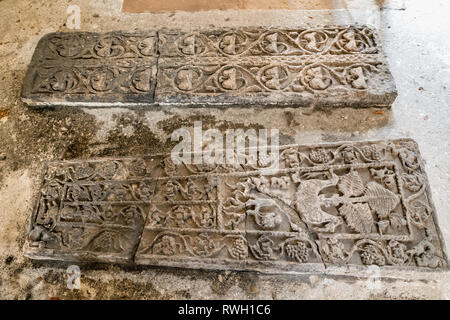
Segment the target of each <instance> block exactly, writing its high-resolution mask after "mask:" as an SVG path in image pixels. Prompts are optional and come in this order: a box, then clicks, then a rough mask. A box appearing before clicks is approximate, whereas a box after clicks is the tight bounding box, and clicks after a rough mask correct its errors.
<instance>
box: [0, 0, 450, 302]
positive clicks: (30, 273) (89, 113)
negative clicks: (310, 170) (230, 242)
mask: <svg viewBox="0 0 450 320" xmlns="http://www.w3.org/2000/svg"><path fill="white" fill-rule="evenodd" d="M70 4H74V2H73V1H59V2H58V3H54V2H48V1H41V0H39V1H34V2H33V3H32V4H30V3H29V2H28V1H22V0H17V1H13V0H3V1H0V28H1V30H3V31H4V32H3V33H2V34H1V35H0V61H1V63H0V74H1V75H0V79H1V81H0V137H1V138H2V143H1V144H0V297H1V298H6V299H25V298H27V299H30V298H31V299H49V298H52V297H56V298H60V299H69V298H87V299H95V298H150V299H176V298H188V299H201V298H204V299H210V298H224V299H227V298H234V299H254V298H262V299H296V298H297V299H299V298H300V299H301V298H303V299H333V298H343V299H365V298H371V299H383V298H384V299H412V298H417V299H432V298H437V299H445V298H450V289H449V288H450V286H449V283H450V273H448V272H440V273H416V272H408V273H406V272H402V273H389V274H385V273H383V272H381V271H380V270H379V269H378V268H377V267H370V268H368V269H367V272H365V273H364V274H363V273H361V274H358V275H357V276H354V275H352V273H351V270H349V271H348V272H343V273H340V274H338V273H333V272H330V274H327V275H320V274H307V275H304V276H286V275H283V276H280V275H261V274H258V273H253V272H229V271H227V272H213V271H195V270H185V269H175V268H151V267H148V268H132V269H131V268H121V267H117V266H107V265H83V266H81V289H80V290H70V289H68V288H67V286H66V281H67V278H68V276H67V273H66V268H67V264H50V263H41V264H33V263H32V262H31V261H30V260H28V259H26V258H24V257H23V254H22V247H23V244H24V237H25V233H26V229H27V225H28V219H29V216H30V213H31V210H32V206H33V204H34V200H35V197H36V195H37V191H38V183H39V180H40V173H41V168H42V162H43V161H47V160H55V159H78V158H89V157H102V156H124V155H127V156H128V155H130V156H131V155H139V154H149V153H154V152H161V151H170V149H171V147H172V146H173V144H172V143H171V142H170V134H171V133H172V131H173V130H174V129H176V128H178V127H180V126H182V125H186V126H192V125H193V121H194V120H199V119H201V120H202V121H203V124H204V126H205V127H207V128H219V129H220V130H226V129H227V128H243V129H245V128H249V127H253V128H261V127H265V128H278V129H279V130H280V137H281V142H282V143H299V144H308V143H317V142H334V141H340V140H368V139H371V140H373V139H386V138H399V137H410V138H413V139H415V140H416V141H417V142H418V144H419V147H420V150H421V153H422V156H423V158H424V159H425V161H426V171H427V174H428V178H429V180H430V185H431V190H432V196H433V200H434V202H435V205H436V209H437V213H438V218H439V225H440V227H441V229H442V233H443V235H444V238H445V241H446V245H447V247H449V245H450V216H448V215H447V214H446V213H447V211H448V210H449V209H450V203H449V202H448V200H447V196H448V194H449V191H450V160H449V156H450V154H449V145H450V142H449V139H448V137H449V134H450V109H449V104H450V94H449V90H448V88H449V86H450V74H449V73H450V56H449V54H448V52H449V49H450V42H449V38H448V35H447V32H446V29H448V25H449V22H448V17H447V14H446V13H447V12H448V11H449V10H450V4H449V3H448V2H447V1H445V0H436V1H429V2H424V1H420V0H411V1H407V2H406V1H404V2H403V1H374V3H373V4H371V1H347V4H348V5H347V6H344V7H343V8H346V9H339V10H336V11H329V10H326V9H324V10H310V11H300V10H299V9H296V10H281V9H280V10H271V11H260V10H244V11H237V10H227V11H201V12H176V13H170V12H168V13H159V14H151V13H145V14H139V15H136V14H126V13H122V12H121V4H122V1H119V0H115V1H108V2H107V1H95V2H94V1H88V0H80V1H77V4H78V5H79V6H80V8H81V30H89V31H98V32H103V31H111V30H120V29H124V28H125V27H124V26H126V28H127V29H129V30H138V29H151V28H162V27H168V28H180V29H183V30H189V29H192V28H198V27H203V28H207V27H227V26H254V25H262V26H284V27H290V26H293V27H294V26H301V25H304V24H308V25H318V24H337V23H355V22H358V23H368V24H371V25H374V26H376V27H380V33H381V36H382V40H383V46H384V49H385V51H386V52H387V55H388V59H389V62H390V66H391V71H392V73H393V76H394V78H395V80H396V84H397V89H398V92H399V96H398V97H397V100H396V101H395V103H394V105H393V106H392V111H386V110H383V111H381V110H378V109H367V110H358V112H355V111H354V110H353V109H339V110H334V111H326V112H321V111H320V112H319V111H312V110H305V109H292V108H287V109H283V110H280V109H264V110H263V111H262V110H260V109H258V108H254V109H252V110H248V109H245V108H234V109H227V110H225V111H224V110H218V109H188V110H185V109H183V108H176V107H171V108H163V109H158V110H148V111H146V110H134V111H130V110H127V109H83V110H80V109H55V110H48V109H47V110H30V109H28V108H27V107H26V106H24V105H23V104H22V102H21V101H20V98H19V93H20V86H21V84H22V80H23V77H24V74H25V71H26V68H27V65H28V63H29V61H30V59H31V55H32V53H33V50H34V47H35V46H36V44H37V41H38V40H39V38H40V37H42V36H43V35H44V34H46V33H48V32H53V31H67V30H68V29H67V28H66V27H65V22H66V19H67V14H66V8H67V6H68V5H70ZM380 6H381V8H382V10H380V9H379V8H380ZM446 27H447V28H446Z"/></svg>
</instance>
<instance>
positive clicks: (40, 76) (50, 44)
mask: <svg viewBox="0 0 450 320" xmlns="http://www.w3.org/2000/svg"><path fill="white" fill-rule="evenodd" d="M157 50H158V37H157V33H156V32H146V33H124V32H111V33H104V34H99V33H89V32H70V33H51V34H48V35H46V36H44V37H43V38H42V39H41V40H40V41H39V43H38V45H37V48H36V50H35V53H34V55H33V59H32V61H31V65H30V67H29V70H28V73H27V75H26V78H25V80H24V85H23V88H22V98H23V99H24V100H25V101H26V102H27V101H28V103H30V104H34V105H45V104H56V105H57V104H62V105H70V104H73V105H77V104H80V105H87V106H89V105H92V106H98V105H102V104H104V103H108V104H109V105H110V104H114V103H116V104H121V103H125V104H127V103H128V104H136V103H139V102H140V101H144V102H146V103H151V102H153V95H154V88H155V85H156V79H155V76H156V72H157V70H156V66H157V54H158V51H157Z"/></svg>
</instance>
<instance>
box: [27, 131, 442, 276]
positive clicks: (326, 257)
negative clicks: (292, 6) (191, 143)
mask: <svg viewBox="0 0 450 320" xmlns="http://www.w3.org/2000/svg"><path fill="white" fill-rule="evenodd" d="M247 151H248V150H247ZM247 156H248V157H250V156H251V154H250V152H247ZM267 165H268V164H267V163H266V164H265V166H262V165H257V166H255V165H251V164H249V163H247V164H245V163H244V164H242V165H241V166H230V165H226V164H222V165H194V164H187V163H181V164H175V163H174V162H173V161H172V160H171V157H170V155H162V154H160V155H153V156H144V157H138V158H115V159H97V160H83V161H81V160H80V161H66V162H55V163H50V164H49V165H48V167H47V169H46V171H45V174H44V177H43V183H42V187H41V191H40V195H39V198H38V201H37V203H36V206H35V209H34V211H33V214H32V218H31V222H30V229H29V233H28V239H27V242H26V245H25V255H26V256H27V257H30V258H32V259H53V260H63V261H100V262H117V263H128V264H140V265H161V266H176V267H186V268H210V269H232V270H257V271H261V272H280V273H283V272H309V271H314V272H321V271H324V269H325V268H327V267H329V266H356V267H357V268H365V266H367V265H373V264H375V265H378V266H380V267H381V268H388V269H390V268H392V267H394V268H395V269H408V270H409V269H418V270H427V269H440V268H447V257H446V254H445V249H444V245H443V240H442V236H441V233H440V231H439V227H438V224H437V220H436V213H435V208H434V206H433V203H432V200H431V193H430V189H429V185H428V182H427V178H426V174H425V172H424V166H423V161H422V159H421V157H420V154H419V151H418V148H417V144H416V143H415V142H414V141H412V140H410V139H399V140H384V141H375V142H341V143H333V144H320V145H311V146H299V145H288V146H281V147H280V160H279V167H278V169H275V170H271V171H267V170H264V168H266V167H267Z"/></svg>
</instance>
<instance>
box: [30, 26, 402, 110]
mask: <svg viewBox="0 0 450 320" xmlns="http://www.w3.org/2000/svg"><path fill="white" fill-rule="evenodd" d="M155 86H156V91H155ZM396 96H397V92H396V88H395V84H394V80H393V78H392V75H391V74H390V72H389V69H388V65H387V62H386V58H385V56H384V53H383V52H382V50H381V48H380V41H379V40H378V38H377V35H376V33H375V31H374V30H372V29H370V28H368V27H356V26H348V27H347V26H336V27H322V28H313V29H295V30H294V29H292V30H286V29H275V28H243V29H221V30H208V31H197V32H192V33H185V32H180V31H177V30H162V31H159V32H153V31H151V32H140V33H124V32H112V33H105V34H99V33H87V32H70V33H52V34H49V35H46V36H45V37H43V38H42V39H41V40H40V42H39V43H38V46H37V48H36V51H35V54H34V56H33V59H32V62H31V64H30V67H29V70H28V72H27V75H26V77H25V80H24V84H23V88H22V99H23V101H24V102H25V103H27V104H28V105H31V106H42V105H78V106H102V105H105V106H112V105H121V106H135V105H141V106H154V105H190V106H233V105H261V106H298V107H301V106H317V107H345V106H347V107H389V106H390V105H391V104H392V103H393V101H394V100H395V98H396Z"/></svg>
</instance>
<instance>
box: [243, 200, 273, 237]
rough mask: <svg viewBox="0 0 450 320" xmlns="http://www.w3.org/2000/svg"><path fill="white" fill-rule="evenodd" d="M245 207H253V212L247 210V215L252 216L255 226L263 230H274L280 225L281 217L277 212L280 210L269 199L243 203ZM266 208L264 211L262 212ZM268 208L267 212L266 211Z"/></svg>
mask: <svg viewBox="0 0 450 320" xmlns="http://www.w3.org/2000/svg"><path fill="white" fill-rule="evenodd" d="M245 206H246V207H251V206H254V207H255V208H254V209H253V210H247V214H249V215H254V217H255V221H256V224H258V225H259V226H260V227H262V228H263V229H270V230H272V229H275V228H276V227H278V225H279V224H280V223H281V216H280V214H279V213H277V211H278V212H280V211H282V209H281V208H280V207H279V206H278V204H277V203H276V202H275V201H274V200H273V199H269V198H254V199H250V200H248V201H247V202H246V203H245ZM263 208H266V210H263ZM267 208H268V210H267Z"/></svg>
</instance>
